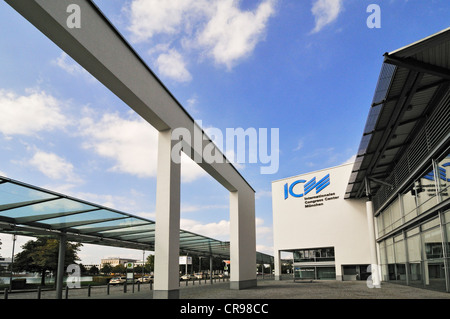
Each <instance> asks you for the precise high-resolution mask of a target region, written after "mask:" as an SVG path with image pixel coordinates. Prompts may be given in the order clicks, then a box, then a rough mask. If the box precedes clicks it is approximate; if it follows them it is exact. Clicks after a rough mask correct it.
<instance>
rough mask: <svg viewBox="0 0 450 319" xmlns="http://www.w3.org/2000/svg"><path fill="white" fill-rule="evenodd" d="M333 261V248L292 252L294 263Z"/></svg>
mask: <svg viewBox="0 0 450 319" xmlns="http://www.w3.org/2000/svg"><path fill="white" fill-rule="evenodd" d="M323 261H334V248H333V247H326V248H318V249H302V250H296V251H294V262H323Z"/></svg>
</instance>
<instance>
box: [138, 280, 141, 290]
mask: <svg viewBox="0 0 450 319" xmlns="http://www.w3.org/2000/svg"><path fill="white" fill-rule="evenodd" d="M139 291H141V282H140V281H138V292H139Z"/></svg>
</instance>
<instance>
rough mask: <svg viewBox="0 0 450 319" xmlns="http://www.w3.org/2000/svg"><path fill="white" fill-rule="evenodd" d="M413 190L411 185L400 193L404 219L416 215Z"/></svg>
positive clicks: (406, 219)
mask: <svg viewBox="0 0 450 319" xmlns="http://www.w3.org/2000/svg"><path fill="white" fill-rule="evenodd" d="M414 194H415V192H414V189H413V187H412V186H411V187H410V188H409V189H408V190H407V191H406V192H405V193H404V194H402V204H403V211H404V214H405V221H408V220H410V219H413V218H414V217H416V197H415V196H414Z"/></svg>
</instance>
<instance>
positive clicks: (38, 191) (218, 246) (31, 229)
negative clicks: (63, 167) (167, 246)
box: [0, 176, 273, 263]
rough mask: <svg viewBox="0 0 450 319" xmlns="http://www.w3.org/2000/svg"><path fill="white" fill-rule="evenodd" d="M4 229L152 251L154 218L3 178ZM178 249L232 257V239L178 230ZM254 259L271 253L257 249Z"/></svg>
mask: <svg viewBox="0 0 450 319" xmlns="http://www.w3.org/2000/svg"><path fill="white" fill-rule="evenodd" d="M0 233H6V234H16V235H19V236H31V237H48V238H59V236H60V235H61V234H62V233H64V234H65V235H66V236H67V240H69V241H73V242H80V243H86V244H95V245H103V246H113V247H121V248H130V249H139V250H149V251H154V247H155V222H154V221H151V220H148V219H145V218H142V217H138V216H133V215H131V214H128V213H124V212H121V211H118V210H115V209H111V208H107V207H104V206H102V205H97V204H93V203H90V202H87V201H84V200H80V199H76V198H73V197H70V196H66V195H63V194H59V193H56V192H53V191H50V190H46V189H43V188H39V187H36V186H32V185H29V184H25V183H23V182H19V181H16V180H12V179H10V178H6V177H2V176H0ZM180 253H182V254H186V253H193V254H199V255H205V256H214V257H221V258H225V259H229V258H230V243H229V242H227V241H220V240H217V239H212V238H209V237H206V236H203V235H199V234H195V233H192V232H189V231H186V230H180ZM256 262H257V263H258V262H264V263H271V262H273V256H270V255H267V254H264V253H260V252H257V253H256Z"/></svg>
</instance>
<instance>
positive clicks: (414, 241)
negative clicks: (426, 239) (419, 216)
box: [407, 235, 422, 262]
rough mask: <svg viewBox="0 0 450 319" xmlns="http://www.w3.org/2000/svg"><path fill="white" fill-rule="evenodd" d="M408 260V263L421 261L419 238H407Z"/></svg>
mask: <svg viewBox="0 0 450 319" xmlns="http://www.w3.org/2000/svg"><path fill="white" fill-rule="evenodd" d="M407 244H408V258H409V261H410V262H417V261H421V260H422V255H421V242H420V236H418V235H416V236H412V237H408V238H407Z"/></svg>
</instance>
